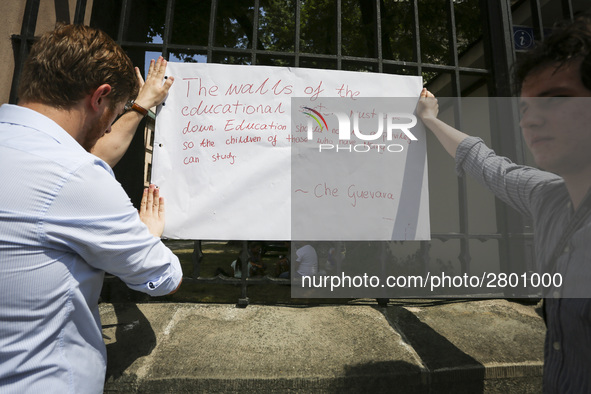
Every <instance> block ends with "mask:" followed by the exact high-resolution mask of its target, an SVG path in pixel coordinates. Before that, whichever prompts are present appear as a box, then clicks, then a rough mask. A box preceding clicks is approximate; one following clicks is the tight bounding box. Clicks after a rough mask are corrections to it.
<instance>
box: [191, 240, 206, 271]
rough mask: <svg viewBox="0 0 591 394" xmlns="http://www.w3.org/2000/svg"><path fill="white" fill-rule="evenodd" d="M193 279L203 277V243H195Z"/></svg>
mask: <svg viewBox="0 0 591 394" xmlns="http://www.w3.org/2000/svg"><path fill="white" fill-rule="evenodd" d="M191 257H192V260H193V279H196V278H199V276H200V275H201V261H203V249H202V247H201V241H194V242H193V254H192V256H191Z"/></svg>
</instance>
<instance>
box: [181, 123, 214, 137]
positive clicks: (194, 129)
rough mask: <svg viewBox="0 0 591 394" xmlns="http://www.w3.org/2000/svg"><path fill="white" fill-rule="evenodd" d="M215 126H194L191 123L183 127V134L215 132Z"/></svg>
mask: <svg viewBox="0 0 591 394" xmlns="http://www.w3.org/2000/svg"><path fill="white" fill-rule="evenodd" d="M213 130H214V128H213V125H201V124H194V125H191V121H189V123H187V126H185V127H183V134H187V133H203V132H204V131H213Z"/></svg>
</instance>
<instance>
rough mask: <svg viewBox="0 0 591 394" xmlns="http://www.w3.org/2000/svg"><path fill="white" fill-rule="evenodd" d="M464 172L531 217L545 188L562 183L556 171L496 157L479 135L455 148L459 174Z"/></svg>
mask: <svg viewBox="0 0 591 394" xmlns="http://www.w3.org/2000/svg"><path fill="white" fill-rule="evenodd" d="M465 173H467V174H468V175H470V176H471V177H473V178H474V179H476V181H477V182H478V183H480V184H481V185H483V186H485V187H486V188H488V189H489V190H490V191H491V192H492V193H493V194H495V195H496V196H497V197H498V198H499V199H501V200H502V201H504V202H505V203H507V204H508V205H510V206H511V207H513V208H514V209H516V210H517V211H519V212H520V213H522V214H523V215H526V216H528V217H531V216H532V213H533V211H532V210H533V209H534V205H535V204H537V201H539V197H540V196H541V195H542V194H543V190H544V188H545V187H546V186H549V185H555V184H556V183H559V182H563V181H562V178H560V177H559V176H557V175H555V174H552V173H549V172H546V171H541V170H539V169H536V168H533V167H528V166H524V165H519V164H515V163H513V162H512V161H511V160H509V159H508V158H506V157H502V156H497V155H496V154H495V152H494V151H493V150H492V149H490V148H489V147H487V146H486V145H485V144H484V142H483V141H482V139H480V138H478V137H468V138H466V139H464V140H463V141H462V142H461V143H460V145H459V146H458V148H457V150H456V174H457V175H458V176H464V174H465Z"/></svg>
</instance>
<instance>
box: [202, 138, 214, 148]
mask: <svg viewBox="0 0 591 394" xmlns="http://www.w3.org/2000/svg"><path fill="white" fill-rule="evenodd" d="M199 146H201V147H202V148H210V147H214V146H215V142H213V141H211V140H209V139H208V138H204V139H203V140H202V141H201V143H200V144H199Z"/></svg>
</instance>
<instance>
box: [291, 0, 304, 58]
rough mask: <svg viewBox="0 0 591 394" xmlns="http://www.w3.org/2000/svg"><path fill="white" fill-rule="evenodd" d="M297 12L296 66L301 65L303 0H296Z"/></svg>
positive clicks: (295, 34) (295, 35)
mask: <svg viewBox="0 0 591 394" xmlns="http://www.w3.org/2000/svg"><path fill="white" fill-rule="evenodd" d="M295 4H296V12H295V32H294V40H295V42H294V46H293V49H294V56H295V58H294V66H295V67H299V66H300V36H301V34H302V33H301V32H302V28H301V23H302V2H301V0H296V2H295Z"/></svg>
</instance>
